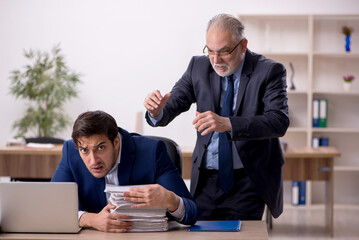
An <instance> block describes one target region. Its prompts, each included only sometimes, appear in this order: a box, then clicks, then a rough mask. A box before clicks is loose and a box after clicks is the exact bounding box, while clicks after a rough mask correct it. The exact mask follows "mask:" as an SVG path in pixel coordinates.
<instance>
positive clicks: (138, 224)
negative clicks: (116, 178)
mask: <svg viewBox="0 0 359 240" xmlns="http://www.w3.org/2000/svg"><path fill="white" fill-rule="evenodd" d="M144 186H145V185H133V186H130V185H128V186H116V185H112V184H106V189H105V192H106V193H107V194H109V197H108V199H109V202H110V203H112V204H113V205H115V206H116V208H115V209H113V210H112V212H115V213H118V214H122V215H126V216H130V217H131V219H119V220H120V221H131V222H132V229H131V230H130V232H153V231H167V230H168V219H167V217H166V212H167V209H166V208H153V207H144V208H131V206H132V205H134V204H137V203H134V202H128V201H125V200H124V196H123V193H124V192H128V191H129V188H130V187H144Z"/></svg>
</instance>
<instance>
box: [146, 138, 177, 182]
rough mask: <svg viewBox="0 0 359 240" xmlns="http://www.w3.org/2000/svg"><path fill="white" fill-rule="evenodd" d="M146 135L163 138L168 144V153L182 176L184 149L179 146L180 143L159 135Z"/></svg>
mask: <svg viewBox="0 0 359 240" xmlns="http://www.w3.org/2000/svg"><path fill="white" fill-rule="evenodd" d="M146 137H149V138H153V139H158V140H161V141H163V142H164V143H165V144H166V147H167V153H168V155H170V157H171V159H172V161H173V163H174V164H175V167H176V168H177V170H178V172H179V174H180V176H182V151H181V148H180V147H179V146H178V144H177V143H176V142H175V141H173V140H172V139H169V138H166V137H159V136H146Z"/></svg>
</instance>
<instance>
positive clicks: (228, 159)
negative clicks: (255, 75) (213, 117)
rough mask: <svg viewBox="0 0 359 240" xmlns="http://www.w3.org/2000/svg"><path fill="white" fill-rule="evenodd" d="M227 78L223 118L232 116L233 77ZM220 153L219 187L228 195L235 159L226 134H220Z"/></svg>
mask: <svg viewBox="0 0 359 240" xmlns="http://www.w3.org/2000/svg"><path fill="white" fill-rule="evenodd" d="M225 78H226V80H227V83H228V84H227V89H226V91H225V93H224V97H223V102H222V111H221V116H222V117H229V116H231V115H232V108H233V94H234V90H233V88H234V87H233V79H232V75H231V76H227V77H225ZM218 151H219V162H218V164H219V186H220V187H221V189H222V190H223V191H224V192H226V193H227V192H229V191H230V190H231V189H232V188H233V159H232V143H231V142H230V141H229V140H228V138H227V135H226V133H225V132H223V133H219V147H218Z"/></svg>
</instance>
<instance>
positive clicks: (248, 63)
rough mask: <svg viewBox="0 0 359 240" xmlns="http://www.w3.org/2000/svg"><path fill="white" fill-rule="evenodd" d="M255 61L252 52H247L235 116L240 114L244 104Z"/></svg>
mask: <svg viewBox="0 0 359 240" xmlns="http://www.w3.org/2000/svg"><path fill="white" fill-rule="evenodd" d="M255 60H256V59H255V58H254V57H253V55H252V52H251V51H249V50H247V52H246V57H245V60H244V65H243V70H242V74H241V81H240V83H239V88H238V96H237V103H236V109H235V110H234V116H236V115H237V114H238V110H239V107H240V106H241V104H242V99H243V96H244V93H245V91H246V88H247V84H248V82H249V80H250V78H251V75H252V72H253V68H254V65H255Z"/></svg>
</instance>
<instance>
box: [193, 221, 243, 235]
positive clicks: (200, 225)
mask: <svg viewBox="0 0 359 240" xmlns="http://www.w3.org/2000/svg"><path fill="white" fill-rule="evenodd" d="M241 225H242V222H241V221H240V220H233V221H197V222H196V224H195V225H193V226H191V227H190V228H189V231H191V232H238V231H240V230H241Z"/></svg>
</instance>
